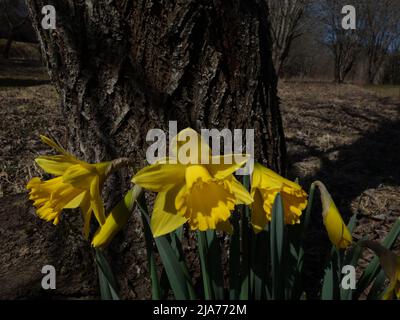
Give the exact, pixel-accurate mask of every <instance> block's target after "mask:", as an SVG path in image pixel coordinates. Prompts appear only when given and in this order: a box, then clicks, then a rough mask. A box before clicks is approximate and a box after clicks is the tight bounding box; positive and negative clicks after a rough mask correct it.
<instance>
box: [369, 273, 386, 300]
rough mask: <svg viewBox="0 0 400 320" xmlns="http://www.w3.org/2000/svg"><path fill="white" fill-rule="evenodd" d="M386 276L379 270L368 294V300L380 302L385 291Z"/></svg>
mask: <svg viewBox="0 0 400 320" xmlns="http://www.w3.org/2000/svg"><path fill="white" fill-rule="evenodd" d="M385 281H386V274H385V272H384V271H383V270H381V271H380V272H379V273H378V275H377V276H376V278H375V281H374V284H373V285H372V287H371V290H370V291H369V293H368V296H367V299H368V300H380V299H381V296H382V294H383V293H384V291H385Z"/></svg>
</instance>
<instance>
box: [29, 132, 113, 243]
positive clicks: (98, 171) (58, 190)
mask: <svg viewBox="0 0 400 320" xmlns="http://www.w3.org/2000/svg"><path fill="white" fill-rule="evenodd" d="M41 140H42V141H43V142H44V143H45V144H47V145H49V146H50V147H52V148H53V149H55V150H56V151H57V152H59V153H60V155H55V156H41V157H38V158H37V159H35V161H36V163H37V164H38V165H39V166H40V167H41V168H42V169H43V170H44V171H46V172H47V173H49V174H52V175H55V176H56V178H54V179H50V180H48V181H42V180H41V179H40V178H38V177H35V178H33V179H31V180H30V181H29V183H28V184H27V189H29V190H30V192H29V199H30V200H33V201H34V202H33V204H34V206H35V207H36V208H37V214H38V215H39V217H41V218H42V219H44V220H46V221H53V223H54V224H57V223H58V222H59V220H60V214H61V211H62V210H63V209H74V208H78V207H80V208H81V209H82V212H83V218H84V234H85V236H86V237H87V236H88V234H89V226H90V219H91V216H92V213H94V215H95V217H96V219H97V221H98V222H99V224H100V225H102V224H103V223H104V222H105V215H104V205H103V201H102V199H101V195H100V193H101V188H102V185H103V183H104V180H105V176H106V171H107V169H108V167H109V164H110V163H109V162H102V163H98V164H89V163H86V162H84V161H81V160H78V159H76V158H75V157H74V156H72V155H71V154H69V153H68V152H67V151H65V150H64V149H63V148H62V147H61V146H59V145H58V144H57V143H55V142H54V141H53V140H51V139H49V138H47V137H45V136H41Z"/></svg>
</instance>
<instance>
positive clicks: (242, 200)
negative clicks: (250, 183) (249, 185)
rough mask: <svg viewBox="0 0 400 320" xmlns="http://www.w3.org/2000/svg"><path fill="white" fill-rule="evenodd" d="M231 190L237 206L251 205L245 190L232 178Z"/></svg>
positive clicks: (250, 197)
mask: <svg viewBox="0 0 400 320" xmlns="http://www.w3.org/2000/svg"><path fill="white" fill-rule="evenodd" d="M231 179H232V180H231V181H230V183H231V188H232V192H233V194H234V195H235V197H236V199H237V204H247V205H249V204H251V203H253V198H252V196H251V195H250V193H249V192H248V191H247V190H246V188H245V187H244V186H243V185H242V184H241V183H240V182H239V181H238V180H237V179H236V178H235V177H234V176H232V177H231Z"/></svg>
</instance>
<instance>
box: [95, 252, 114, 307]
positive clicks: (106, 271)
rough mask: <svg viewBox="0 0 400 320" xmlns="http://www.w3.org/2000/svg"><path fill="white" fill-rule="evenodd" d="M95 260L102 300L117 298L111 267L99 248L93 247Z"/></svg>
mask: <svg viewBox="0 0 400 320" xmlns="http://www.w3.org/2000/svg"><path fill="white" fill-rule="evenodd" d="M95 253H96V255H95V261H96V265H97V268H98V272H99V285H100V294H101V299H102V300H119V297H118V294H117V291H116V287H117V282H116V281H115V278H114V275H113V273H112V270H111V267H110V265H109V264H108V262H107V259H106V258H105V257H104V255H103V252H102V251H101V250H100V249H95Z"/></svg>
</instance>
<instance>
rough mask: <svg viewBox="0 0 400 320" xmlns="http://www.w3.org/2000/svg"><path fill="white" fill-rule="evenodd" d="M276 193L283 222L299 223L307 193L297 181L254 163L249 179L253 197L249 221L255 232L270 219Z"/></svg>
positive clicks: (263, 226)
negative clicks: (278, 196)
mask: <svg viewBox="0 0 400 320" xmlns="http://www.w3.org/2000/svg"><path fill="white" fill-rule="evenodd" d="M278 193H280V195H281V197H282V202H283V206H284V218H285V223H286V224H299V223H300V218H301V215H302V212H303V210H304V209H305V208H306V207H307V193H306V192H305V191H304V190H303V189H302V188H301V186H300V185H298V184H297V183H295V182H292V181H290V180H288V179H285V178H284V177H282V176H280V175H279V174H277V173H276V172H274V171H272V170H270V169H268V168H266V167H264V166H262V165H261V164H259V163H256V164H255V165H254V171H253V174H252V179H251V196H252V197H253V199H254V202H253V204H252V212H251V223H252V225H253V230H254V232H255V233H258V232H260V231H262V230H264V228H265V226H266V225H267V224H268V223H269V222H270V221H271V219H272V207H273V205H274V201H275V198H276V196H277V194H278Z"/></svg>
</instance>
